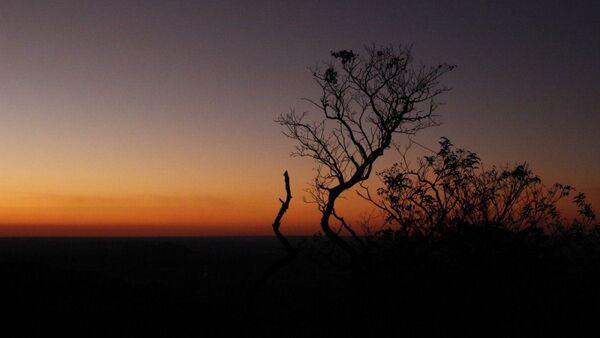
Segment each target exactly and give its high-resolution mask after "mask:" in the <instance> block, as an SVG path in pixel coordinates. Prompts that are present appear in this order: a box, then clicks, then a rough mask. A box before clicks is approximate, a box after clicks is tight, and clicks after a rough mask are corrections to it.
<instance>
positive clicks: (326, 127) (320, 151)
mask: <svg viewBox="0 0 600 338" xmlns="http://www.w3.org/2000/svg"><path fill="white" fill-rule="evenodd" d="M331 56H332V57H333V59H332V60H331V61H329V62H326V63H324V64H321V65H319V66H317V67H316V69H314V70H313V78H314V79H315V81H316V82H317V84H318V85H319V87H320V88H321V96H320V97H318V98H317V99H309V98H307V99H305V100H306V101H308V102H310V103H311V104H312V105H313V106H314V107H315V108H316V109H317V111H318V115H319V116H318V117H314V118H313V117H312V116H309V114H308V113H302V114H298V113H296V112H295V111H294V110H293V109H292V110H291V111H290V112H289V113H287V114H282V115H280V116H279V118H278V119H277V122H279V123H280V124H281V125H282V126H284V127H285V132H284V133H285V135H286V136H288V137H289V138H291V139H293V140H295V141H296V142H297V145H296V150H295V151H294V152H293V153H292V155H294V156H300V157H308V158H312V159H313V160H314V161H315V162H316V165H317V167H316V175H315V177H314V182H313V185H312V188H311V189H310V193H311V196H312V202H314V203H316V204H317V205H318V207H319V210H320V211H321V213H322V217H321V221H320V225H321V228H322V230H323V233H324V234H325V235H326V236H327V237H328V238H329V239H330V240H331V241H332V242H333V243H334V244H335V245H337V246H338V247H340V248H342V249H343V250H344V251H345V252H347V253H348V254H350V255H351V256H356V254H357V250H356V248H355V247H354V246H353V245H351V244H350V243H349V242H347V241H346V240H344V239H343V238H342V237H340V232H341V231H342V230H343V229H345V230H346V231H349V232H350V234H352V235H353V236H354V238H355V239H356V238H357V236H356V235H355V234H354V233H353V232H352V230H351V227H350V225H349V224H348V223H346V221H345V220H344V218H343V217H342V216H341V215H340V213H339V211H338V210H336V201H337V200H338V198H339V197H340V196H341V195H342V194H343V193H344V192H345V191H347V190H349V189H351V188H352V187H354V186H355V185H356V184H358V183H360V182H363V181H365V180H366V179H368V178H369V176H370V175H371V172H372V169H373V165H374V163H375V162H376V161H377V159H378V158H380V157H381V156H383V154H384V151H385V150H386V149H387V148H388V147H390V145H391V144H392V142H393V141H394V137H395V135H397V134H414V133H416V132H417V131H419V130H421V129H423V128H427V127H429V126H432V125H434V124H436V122H435V121H434V119H433V118H434V111H435V110H436V108H437V107H438V103H437V102H436V101H435V99H436V98H437V97H438V96H439V95H440V94H441V93H443V92H445V91H447V90H448V88H446V87H443V86H441V85H440V83H439V80H440V78H441V77H442V76H443V75H444V74H446V73H447V72H449V71H450V70H452V69H453V68H454V67H455V66H453V65H448V64H445V63H443V64H438V65H435V66H424V65H418V64H415V62H414V61H413V57H412V54H411V49H410V47H405V46H400V47H394V46H388V47H377V46H373V47H369V48H365V54H364V55H359V54H357V53H354V52H353V51H351V50H340V51H338V52H332V53H331ZM332 216H333V217H334V218H335V219H336V220H337V221H338V222H340V227H339V230H334V229H333V227H332V225H331V224H330V222H331V217H332ZM357 242H358V241H357Z"/></svg>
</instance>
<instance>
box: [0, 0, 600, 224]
mask: <svg viewBox="0 0 600 338" xmlns="http://www.w3.org/2000/svg"><path fill="white" fill-rule="evenodd" d="M599 18H600V5H599V3H598V2H597V1H568V2H566V1H348V0H346V1H328V2H325V1H214V2H213V1H123V0H121V1H108V0H107V1H52V2H50V1H6V0H0V79H1V81H0V159H1V160H0V236H121V235H122V236H133V235H141V236H146V235H147V236H153V235H167V236H178V235H200V236H202V235H205V236H212V235H262V234H269V232H270V224H271V222H272V221H273V218H274V216H275V214H276V212H277V210H278V208H279V201H278V197H280V196H282V195H283V194H284V191H283V179H282V173H283V171H284V170H288V171H289V172H290V175H291V179H292V193H293V195H294V199H293V200H292V205H291V209H290V211H289V212H288V214H287V215H286V218H285V219H284V225H283V228H282V230H283V231H284V232H286V233H291V234H309V233H312V232H314V231H317V230H318V213H317V211H316V208H315V206H314V205H312V204H306V203H304V202H303V201H302V196H303V195H305V193H304V192H303V191H304V189H305V188H306V187H307V183H308V182H309V180H310V178H311V177H312V174H313V172H312V169H311V168H312V167H313V163H311V162H310V161H309V160H307V159H298V158H292V157H290V156H289V155H290V152H291V151H292V150H293V146H294V144H293V142H292V141H291V140H288V139H286V138H285V137H284V136H283V135H282V129H281V127H280V126H279V125H278V124H277V123H275V122H274V120H275V119H276V117H277V116H278V115H279V114H280V113H285V112H287V111H289V109H290V108H292V107H300V106H302V102H301V98H302V97H317V95H318V94H319V90H318V88H317V86H316V85H315V83H314V81H313V80H312V78H311V73H310V71H309V68H310V67H311V66H314V65H315V64H316V63H317V62H319V61H327V60H329V58H330V56H329V55H330V52H331V51H332V50H339V49H353V50H355V51H359V52H360V50H361V49H363V47H364V46H366V45H371V44H383V45H387V44H412V46H413V52H414V55H415V58H416V59H417V60H420V61H422V62H424V63H439V62H448V63H451V64H456V65H457V66H458V67H457V68H456V69H455V70H454V71H453V72H452V73H451V74H449V75H448V76H446V77H445V78H444V80H443V82H444V84H445V85H448V86H449V87H451V88H452V90H451V91H450V92H449V93H446V94H444V96H443V98H442V101H443V102H444V103H445V104H444V105H443V106H442V107H441V108H440V109H439V110H438V114H439V115H440V118H439V120H440V121H441V122H442V125H441V126H439V127H435V128H430V129H427V130H424V131H422V132H420V133H419V134H418V135H417V136H416V137H415V139H416V140H417V141H418V142H419V143H421V144H423V145H427V146H429V147H432V148H435V147H436V143H437V140H438V139H439V137H441V136H446V137H448V138H450V139H451V140H452V141H453V143H454V144H456V145H457V146H460V147H465V148H467V149H470V150H472V151H475V152H477V153H478V154H479V155H480V157H481V158H482V159H483V161H484V163H486V164H489V165H501V164H503V163H507V162H509V163H515V162H520V161H527V162H528V163H529V164H530V166H531V167H532V169H533V170H534V171H535V172H536V173H538V174H539V175H540V176H541V178H542V179H543V180H544V181H545V182H549V183H552V182H556V181H559V182H564V183H569V184H572V185H574V186H575V187H577V188H578V189H579V190H581V191H584V192H586V193H587V195H588V196H589V198H590V201H591V202H592V203H595V204H596V205H600V175H599V174H598V173H599V172H600V137H599V136H598V135H599V134H598V126H599V125H600V114H599V113H600V111H599V107H600V83H599V82H600V81H599V80H598V79H600V19H599ZM393 162H394V153H393V152H389V153H388V154H386V157H385V158H384V159H383V160H382V161H381V163H379V165H380V167H379V168H381V169H383V168H384V167H385V166H386V165H390V164H391V163H393ZM347 197H348V198H347V199H345V200H343V201H342V206H341V211H340V213H343V214H345V215H347V218H348V219H352V220H353V222H355V223H356V222H358V221H359V220H360V219H361V218H363V217H365V216H366V215H368V214H369V213H370V208H369V206H368V205H367V204H366V203H364V202H361V201H359V200H358V199H356V198H355V197H354V195H353V193H352V192H351V193H350V194H349V195H348V196H347Z"/></svg>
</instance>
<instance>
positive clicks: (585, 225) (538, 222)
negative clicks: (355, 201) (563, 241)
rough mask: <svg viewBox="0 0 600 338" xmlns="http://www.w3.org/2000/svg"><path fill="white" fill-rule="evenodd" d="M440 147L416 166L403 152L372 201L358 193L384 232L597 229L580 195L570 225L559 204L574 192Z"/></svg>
mask: <svg viewBox="0 0 600 338" xmlns="http://www.w3.org/2000/svg"><path fill="white" fill-rule="evenodd" d="M439 144H440V150H439V151H438V152H437V153H436V154H434V155H430V156H425V157H424V158H421V159H419V160H418V162H417V164H416V165H414V166H413V165H411V164H410V162H409V160H408V159H407V157H406V151H404V152H403V153H402V154H401V161H400V162H397V163H395V164H394V165H393V166H392V167H391V168H388V169H386V170H384V171H382V172H380V173H378V176H379V178H380V180H381V181H382V183H383V187H381V188H379V189H377V193H376V195H377V196H376V197H375V196H373V195H372V194H371V193H370V192H369V190H368V188H367V187H363V188H364V190H363V191H362V192H359V195H360V196H362V197H363V198H365V199H367V200H368V201H370V202H371V203H372V204H373V205H375V206H376V207H377V208H378V209H379V210H381V211H382V212H383V214H384V216H385V224H386V226H385V230H384V231H392V230H393V231H394V233H396V234H397V235H403V236H409V235H416V236H427V237H432V236H435V235H436V234H439V233H440V232H443V231H444V230H447V229H448V228H456V227H460V226H492V227H497V228H501V229H506V230H509V231H514V232H531V231H542V230H545V231H549V232H557V231H567V230H574V229H580V230H585V229H587V230H592V231H593V230H597V229H598V224H597V223H595V224H594V222H595V221H596V215H595V213H594V210H593V208H592V206H591V205H590V204H589V203H587V202H586V200H585V195H584V194H583V193H581V192H580V193H577V194H576V195H575V196H574V198H573V203H574V204H575V205H576V207H577V212H578V215H579V217H575V218H574V219H573V220H571V221H568V220H567V219H566V218H565V217H563V216H562V215H561V213H560V211H559V208H558V202H559V201H560V200H562V199H564V198H567V197H569V196H571V195H573V194H574V193H575V192H576V190H575V188H574V187H572V186H570V185H564V184H560V183H556V184H553V185H552V186H550V187H547V186H545V185H544V184H543V183H542V180H541V179H540V178H539V177H538V176H536V175H535V174H534V173H533V172H532V171H531V170H530V169H529V166H528V165H527V164H526V163H521V164H516V165H513V166H506V167H504V168H502V169H499V168H497V167H492V168H490V169H484V168H483V167H482V166H481V161H480V159H479V157H478V156H477V154H475V153H473V152H471V151H468V150H465V149H455V148H454V146H453V144H452V143H451V142H450V140H448V139H447V138H442V139H441V141H440V142H439ZM407 150H408V149H407Z"/></svg>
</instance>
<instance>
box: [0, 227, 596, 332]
mask: <svg viewBox="0 0 600 338" xmlns="http://www.w3.org/2000/svg"><path fill="white" fill-rule="evenodd" d="M298 240H299V239H296V241H298ZM477 243H479V244H476V245H474V246H473V248H471V249H469V250H471V251H468V250H467V251H465V250H463V249H461V251H460V252H462V253H465V252H466V254H461V255H455V254H452V253H450V254H446V255H445V254H444V250H443V249H442V250H438V251H436V253H435V254H428V255H426V257H421V258H418V257H420V256H418V255H416V256H415V254H411V255H410V256H406V255H402V254H400V255H399V256H398V257H397V258H394V257H392V256H390V257H386V258H385V259H384V260H387V262H383V263H382V262H374V263H373V266H375V268H373V269H372V270H369V271H366V272H365V271H362V272H356V271H352V270H348V269H335V268H327V269H323V268H321V267H319V265H317V264H314V263H311V262H310V261H308V260H306V259H303V258H301V259H299V260H297V261H296V262H295V263H294V264H293V265H291V266H289V267H287V268H286V269H284V270H282V271H280V272H279V273H278V274H277V275H275V276H274V277H273V278H272V279H270V281H269V282H268V283H267V284H264V285H261V286H260V287H259V288H257V289H256V288H254V286H255V282H256V281H257V280H258V279H259V277H260V276H261V274H262V273H263V271H265V269H266V268H267V267H268V266H269V265H270V263H271V262H273V261H274V260H276V259H278V258H279V257H281V256H282V255H283V250H282V248H281V247H280V245H279V243H278V242H277V241H276V240H275V239H274V238H137V239H123V238H120V239H119V238H112V239H109V238H103V239H83V238H71V239H41V238H40V239H0V276H1V279H0V292H1V294H0V304H1V306H2V308H3V312H4V313H5V314H3V315H2V324H1V325H2V332H1V333H0V336H1V337H18V336H23V337H45V336H59V337H60V336H78V337H91V336H98V337H157V336H158V337H212V336H233V337H271V336H272V337H313V336H327V337H350V336H361V337H396V336H397V337H412V336H438V337H444V336H460V337H491V336H493V337H536V336H554V335H559V336H590V337H597V336H598V334H600V333H599V332H598V327H599V326H598V323H600V289H599V288H600V284H599V281H600V279H599V278H598V273H597V272H598V262H597V260H596V258H595V257H589V253H587V252H579V251H578V250H580V248H578V247H572V248H570V247H568V246H565V247H564V248H563V247H561V248H562V249H561V250H567V251H568V250H572V251H574V252H566V253H565V252H562V251H561V252H560V253H555V255H558V256H559V258H556V257H554V258H553V257H550V258H546V257H540V256H542V255H548V253H547V252H541V251H537V250H530V249H528V248H524V249H523V248H519V247H516V248H511V249H510V250H509V251H506V250H504V251H501V252H499V253H498V252H496V251H494V250H495V249H494V247H493V246H492V247H489V246H487V245H486V244H485V243H481V241H480V240H478V241H477ZM478 246H480V248H479V249H478ZM436 255H437V256H440V257H436ZM550 255H551V256H552V255H553V253H552V252H551V253H550ZM406 257H413V258H412V259H410V260H408V259H406ZM414 257H417V258H414ZM565 257H568V259H567V258H565ZM390 261H391V262H392V263H390ZM252 290H254V291H252ZM588 329H592V330H593V331H587V330H588ZM9 332H14V333H9Z"/></svg>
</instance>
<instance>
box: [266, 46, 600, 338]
mask: <svg viewBox="0 0 600 338" xmlns="http://www.w3.org/2000/svg"><path fill="white" fill-rule="evenodd" d="M332 57H333V61H332V62H330V63H326V64H325V65H324V66H323V67H322V68H318V69H316V70H315V71H314V73H313V77H314V78H315V80H316V81H317V83H318V84H319V86H320V88H321V89H322V96H321V97H320V98H318V99H317V100H311V99H307V101H309V102H310V103H312V104H313V105H314V106H315V107H317V108H318V110H319V112H320V114H321V117H322V118H320V119H316V120H308V117H307V115H306V114H300V115H298V114H296V113H294V111H292V112H291V113H290V114H287V115H282V116H280V118H279V119H278V122H279V123H280V124H281V125H283V126H284V127H285V128H286V135H287V136H288V137H290V138H292V139H294V140H295V141H296V142H297V147H296V151H295V152H294V153H293V155H295V156H301V157H309V158H311V159H313V160H314V161H315V163H316V165H317V166H316V168H315V169H316V175H315V178H314V181H313V182H312V185H311V189H309V193H310V197H311V199H310V200H309V202H312V203H315V204H316V205H317V207H318V209H319V211H320V212H321V213H322V218H321V220H320V225H321V229H322V231H323V234H324V235H325V236H323V235H322V234H321V233H320V232H319V233H317V234H315V236H314V237H313V241H308V242H303V243H304V244H305V245H304V247H303V248H302V249H303V250H297V249H296V248H294V249H293V253H294V254H293V257H300V258H302V259H299V260H296V262H295V264H292V265H291V266H290V268H289V269H287V270H282V271H280V275H278V278H273V279H272V280H271V281H270V288H269V289H268V292H264V293H263V295H264V296H265V298H264V299H263V300H264V302H263V303H262V304H259V310H258V312H259V313H260V307H261V306H262V307H263V308H262V309H263V310H264V311H266V312H265V313H270V312H268V310H266V309H268V308H269V305H268V304H269V301H268V300H267V299H268V298H269V296H271V297H278V299H279V300H278V301H280V302H284V303H286V304H287V306H281V307H280V309H285V311H284V312H285V313H286V315H282V316H278V318H279V319H280V320H281V321H278V322H277V323H278V325H280V326H275V329H274V332H277V333H278V334H282V333H283V335H294V332H292V331H290V330H289V329H287V330H281V331H280V330H278V328H280V327H283V326H285V327H286V328H289V327H290V325H291V326H293V322H294V320H301V321H303V322H305V323H309V324H307V325H312V326H311V329H306V328H304V329H306V330H302V331H301V332H309V333H311V334H314V333H315V331H316V332H320V333H322V334H323V335H329V334H333V335H334V336H391V335H398V336H432V335H433V336H461V337H465V336H496V337H520V336H538V337H541V336H548V335H551V334H556V333H557V332H565V334H567V335H577V334H580V333H581V332H584V331H585V329H583V328H589V323H590V322H589V321H590V320H591V319H592V318H593V317H594V314H595V313H597V311H599V310H600V308H599V304H600V291H599V288H598V287H597V285H598V283H599V282H600V278H599V276H600V225H599V223H598V221H597V220H596V215H595V212H594V210H593V208H592V206H591V205H590V204H589V203H588V202H587V201H586V197H585V194H584V193H583V192H579V191H577V190H576V189H575V188H574V187H572V186H570V185H565V184H559V183H556V184H552V185H546V184H544V183H543V182H542V179H541V178H540V177H538V176H537V175H535V174H534V172H533V171H532V170H531V168H530V167H529V165H528V164H527V163H518V164H514V165H505V166H503V167H496V166H492V167H489V168H486V167H484V165H483V164H482V161H481V160H480V158H479V156H478V155H477V154H476V153H474V152H471V151H468V150H465V149H461V148H455V147H454V145H453V144H452V143H451V142H450V140H449V139H447V138H442V139H441V140H440V142H439V145H440V148H439V150H438V151H432V154H431V155H428V156H424V157H422V158H420V159H417V161H416V162H414V164H413V163H412V161H411V160H409V158H408V155H407V154H408V150H409V148H410V146H411V145H414V144H416V143H413V141H411V143H410V144H409V146H408V147H406V148H405V149H404V150H402V151H400V147H399V146H398V145H397V144H395V143H394V137H395V135H398V134H408V135H412V134H414V133H416V132H417V131H419V130H421V129H423V128H426V127H429V126H431V125H434V124H435V123H436V122H435V121H434V120H433V119H432V118H433V116H434V115H433V111H434V110H435V109H436V108H437V104H436V103H435V101H434V100H435V99H436V98H437V96H438V95H439V94H441V93H443V92H445V91H447V88H445V87H441V86H440V85H439V82H438V81H439V79H440V77H441V76H443V75H444V74H445V73H447V72H448V71H450V70H452V69H453V68H454V66H450V65H446V64H442V65H438V66H434V67H414V66H413V63H412V56H411V53H410V50H409V49H407V48H400V49H395V48H393V47H384V48H379V47H372V48H367V49H366V57H360V56H359V55H358V54H356V53H354V52H353V51H348V50H341V51H338V52H333V53H332ZM409 140H410V138H409ZM392 145H395V146H396V148H397V149H398V150H399V155H400V159H399V161H397V162H396V163H395V164H394V165H393V166H391V167H390V168H387V169H385V170H383V171H381V172H379V173H377V176H378V178H379V183H380V186H379V188H377V189H373V188H371V189H369V187H367V186H366V180H367V179H368V178H369V177H370V176H371V173H372V170H373V166H374V164H375V163H376V161H377V160H378V159H379V158H381V156H383V154H384V151H387V150H388V149H389V148H390V146H392ZM353 188H358V190H357V193H358V194H359V195H360V196H361V197H363V198H364V199H366V200H367V201H369V202H370V203H371V204H372V205H373V206H374V208H375V209H376V210H378V211H379V212H380V215H381V216H382V217H380V218H372V219H370V220H367V221H365V222H364V223H363V224H362V226H363V230H364V232H362V233H361V232H360V231H359V230H358V229H357V227H353V226H352V224H350V222H348V221H347V220H346V219H345V218H344V217H343V216H342V215H341V213H340V211H339V210H338V209H336V201H337V200H338V198H340V196H342V195H343V193H345V192H348V191H351V190H352V189H353ZM282 203H284V202H283V201H282ZM564 203H571V204H572V206H573V207H574V212H575V213H576V215H575V216H574V217H571V218H568V217H566V216H564V213H563V212H561V210H562V208H563V207H564V205H563V204H564ZM284 207H285V208H284ZM287 207H288V205H287V204H282V209H281V210H283V211H284V212H285V210H287ZM281 210H280V213H279V214H278V216H277V218H276V220H277V222H276V223H277V227H275V226H274V231H275V234H276V235H277V237H278V238H279V239H280V240H281V239H282V238H283V239H285V237H284V236H283V235H282V234H281V232H280V231H279V225H280V222H281V216H282V215H283V213H282V212H281ZM334 222H336V223H337V224H335V225H333V223H334ZM282 243H283V244H284V245H285V247H286V250H287V252H288V256H287V257H291V256H290V254H289V253H290V249H289V248H288V245H289V242H287V240H285V241H282ZM283 261H285V262H286V263H289V262H290V261H291V260H290V259H287V260H286V259H284V260H283ZM308 265H312V266H314V269H317V270H316V271H317V272H315V270H311V269H308V270H304V269H306V266H308ZM281 266H282V265H278V268H279V267H281ZM284 271H285V272H284ZM307 273H308V274H307ZM311 273H312V274H311ZM298 280H304V284H303V286H301V287H300V286H299V283H297V281H298ZM294 287H299V289H293V288H294ZM301 289H302V290H303V291H302V290H301ZM267 293H268V295H267ZM283 299H286V300H283ZM306 302H309V303H311V304H312V305H313V306H318V307H319V308H320V310H318V311H317V314H313V313H312V312H311V309H312V310H314V308H311V306H310V305H306ZM291 304H293V306H296V307H298V308H299V309H300V310H298V311H291V310H290V305H291ZM316 304H318V305H316ZM588 308H592V309H593V310H592V312H589V311H588V310H587V309H588ZM271 310H272V309H271ZM271 314H272V313H271ZM312 329H314V330H312ZM558 330H563V331H558ZM299 336H301V334H299Z"/></svg>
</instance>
